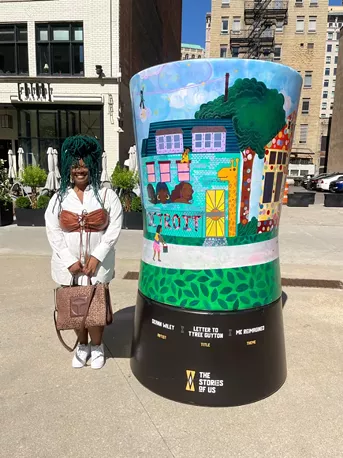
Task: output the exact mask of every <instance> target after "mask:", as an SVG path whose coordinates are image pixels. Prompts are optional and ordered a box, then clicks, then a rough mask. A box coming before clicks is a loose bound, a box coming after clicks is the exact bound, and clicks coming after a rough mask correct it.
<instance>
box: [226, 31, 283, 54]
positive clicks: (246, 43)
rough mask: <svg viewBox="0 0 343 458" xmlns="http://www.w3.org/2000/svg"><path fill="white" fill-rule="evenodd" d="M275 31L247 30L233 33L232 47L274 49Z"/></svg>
mask: <svg viewBox="0 0 343 458" xmlns="http://www.w3.org/2000/svg"><path fill="white" fill-rule="evenodd" d="M274 38H275V31H274V30H270V29H268V30H259V29H246V30H241V31H239V32H235V31H231V33H230V47H231V49H232V48H237V47H240V48H250V47H252V46H254V47H258V48H260V47H267V48H269V47H272V46H274Z"/></svg>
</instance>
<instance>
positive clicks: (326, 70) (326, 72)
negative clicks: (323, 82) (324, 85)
mask: <svg viewBox="0 0 343 458" xmlns="http://www.w3.org/2000/svg"><path fill="white" fill-rule="evenodd" d="M325 76H330V68H329V67H326V68H325Z"/></svg>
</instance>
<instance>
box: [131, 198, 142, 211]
mask: <svg viewBox="0 0 343 458" xmlns="http://www.w3.org/2000/svg"><path fill="white" fill-rule="evenodd" d="M131 211H133V212H141V211H142V200H141V198H140V197H138V196H135V197H133V198H132V202H131Z"/></svg>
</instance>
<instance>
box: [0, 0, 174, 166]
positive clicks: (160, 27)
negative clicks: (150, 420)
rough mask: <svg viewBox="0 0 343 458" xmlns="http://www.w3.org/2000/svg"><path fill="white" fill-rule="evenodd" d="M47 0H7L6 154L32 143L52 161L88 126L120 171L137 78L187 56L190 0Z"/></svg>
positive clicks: (2, 91) (0, 78) (32, 152)
mask: <svg viewBox="0 0 343 458" xmlns="http://www.w3.org/2000/svg"><path fill="white" fill-rule="evenodd" d="M44 4H45V3H44ZM42 5H43V3H42V2H41V1H38V0H26V1H25V0H24V1H17V0H0V11H1V16H0V157H1V158H2V159H7V151H8V149H10V148H11V149H12V150H14V151H17V150H18V148H19V147H22V148H23V149H24V152H25V159H26V163H27V164H39V165H41V166H43V167H46V166H47V164H46V151H47V148H48V147H49V146H52V147H53V148H56V149H57V150H58V152H60V149H61V145H62V143H63V141H64V139H65V138H66V137H67V136H70V135H76V134H87V135H91V136H94V137H97V138H98V139H99V141H100V142H101V144H102V147H103V149H104V150H105V151H106V153H107V158H108V159H107V161H108V168H109V171H111V170H112V169H113V168H114V166H115V164H116V163H117V161H118V160H121V162H122V161H123V160H124V159H126V155H127V151H128V149H129V146H131V145H132V144H133V143H134V136H133V129H132V115H131V102H130V98H129V93H128V89H127V88H128V84H129V79H130V78H131V76H132V75H133V74H134V73H136V72H138V71H140V70H142V69H143V68H146V67H149V66H151V65H155V64H158V63H161V62H166V61H169V60H175V59H178V58H179V54H180V45H181V5H182V0H177V2H176V5H175V9H173V11H170V9H167V8H166V7H165V5H164V4H163V2H162V1H161V0H144V1H137V0H100V1H99V2H98V6H97V7H96V8H95V7H94V2H93V1H91V0H79V2H78V4H77V8H75V7H74V3H72V2H71V1H70V0H51V1H49V2H48V7H42Z"/></svg>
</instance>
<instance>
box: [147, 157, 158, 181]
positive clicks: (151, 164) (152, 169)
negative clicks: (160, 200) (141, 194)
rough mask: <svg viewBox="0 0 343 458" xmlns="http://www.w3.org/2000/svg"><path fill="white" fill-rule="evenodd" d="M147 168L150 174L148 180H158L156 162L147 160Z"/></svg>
mask: <svg viewBox="0 0 343 458" xmlns="http://www.w3.org/2000/svg"><path fill="white" fill-rule="evenodd" d="M146 170H147V174H148V182H149V183H155V182H156V173H155V163H154V162H147V163H146Z"/></svg>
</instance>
